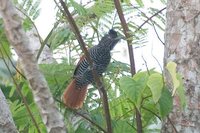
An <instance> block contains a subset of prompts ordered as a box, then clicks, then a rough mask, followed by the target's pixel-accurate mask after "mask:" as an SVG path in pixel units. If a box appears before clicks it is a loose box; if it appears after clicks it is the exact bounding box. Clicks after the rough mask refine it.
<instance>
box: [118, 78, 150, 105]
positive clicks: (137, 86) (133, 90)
mask: <svg viewBox="0 0 200 133" xmlns="http://www.w3.org/2000/svg"><path fill="white" fill-rule="evenodd" d="M119 82H120V86H121V87H122V89H123V90H124V93H125V94H126V95H127V96H128V98H129V99H130V100H131V101H132V102H133V103H134V104H135V105H136V106H137V107H139V106H140V102H139V101H141V96H142V91H143V90H144V88H145V85H146V84H145V83H144V82H142V81H141V82H139V81H135V80H133V79H132V78H131V77H122V78H121V79H120V81H119Z"/></svg>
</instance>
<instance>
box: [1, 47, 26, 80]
mask: <svg viewBox="0 0 200 133" xmlns="http://www.w3.org/2000/svg"><path fill="white" fill-rule="evenodd" d="M1 46H2V48H3V50H4V52H5V54H6V56H7V57H8V59H9V61H10V63H11V65H12V66H13V68H14V69H15V70H16V71H17V72H18V73H19V74H20V75H21V76H22V77H23V78H24V79H26V77H25V76H24V75H23V74H22V73H21V72H20V71H19V70H18V69H17V68H16V66H15V64H14V63H13V61H12V60H11V58H10V56H9V55H8V53H7V51H6V49H5V48H4V46H3V45H2V44H1Z"/></svg>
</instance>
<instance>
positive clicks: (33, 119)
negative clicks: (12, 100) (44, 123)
mask: <svg viewBox="0 0 200 133" xmlns="http://www.w3.org/2000/svg"><path fill="white" fill-rule="evenodd" d="M0 53H1V55H2V57H3V58H2V59H3V61H4V64H5V65H6V67H7V69H8V71H9V73H10V76H11V77H12V80H13V82H14V84H15V86H16V90H17V92H18V94H19V96H20V97H21V98H22V101H23V102H24V105H25V107H26V109H27V111H28V114H29V116H30V117H31V120H32V121H33V123H34V125H35V127H36V129H37V131H38V133H41V131H40V128H39V126H38V124H37V122H36V120H35V118H34V116H33V113H32V112H31V109H30V108H29V106H28V102H27V101H26V98H25V97H24V96H23V94H22V92H21V90H20V88H19V85H18V84H17V82H16V81H15V79H14V77H13V75H12V72H11V70H10V68H9V66H8V64H7V63H6V60H5V58H4V55H3V52H2V50H1V49H0Z"/></svg>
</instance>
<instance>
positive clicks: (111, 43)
mask: <svg viewBox="0 0 200 133" xmlns="http://www.w3.org/2000/svg"><path fill="white" fill-rule="evenodd" d="M119 40H120V37H118V35H117V32H116V31H115V30H113V29H111V30H109V32H108V34H106V35H104V37H103V38H102V39H101V40H100V42H99V44H98V45H99V46H101V47H104V48H105V49H108V50H112V49H113V48H114V47H115V45H116V44H117V43H118V42H119Z"/></svg>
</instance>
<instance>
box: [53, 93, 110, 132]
mask: <svg viewBox="0 0 200 133" xmlns="http://www.w3.org/2000/svg"><path fill="white" fill-rule="evenodd" d="M54 99H55V101H57V102H58V103H60V105H63V106H64V105H65V104H64V103H63V102H62V101H60V100H59V99H57V98H56V97H54ZM70 111H72V112H74V113H75V114H77V115H79V116H81V117H82V118H84V119H85V120H87V121H88V122H90V123H91V124H92V125H93V126H96V127H97V128H98V129H99V130H101V131H103V132H104V133H107V131H106V130H104V129H103V128H102V127H101V126H100V125H98V124H97V123H95V122H94V121H92V120H91V119H90V118H88V117H87V116H85V115H83V114H81V113H79V112H78V111H76V110H71V109H70Z"/></svg>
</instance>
